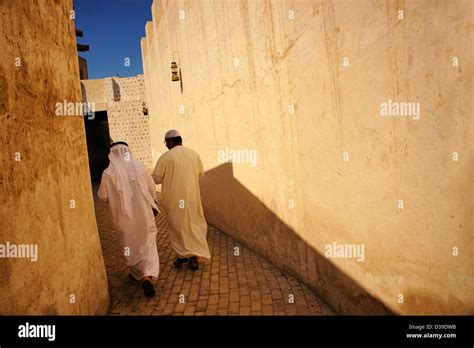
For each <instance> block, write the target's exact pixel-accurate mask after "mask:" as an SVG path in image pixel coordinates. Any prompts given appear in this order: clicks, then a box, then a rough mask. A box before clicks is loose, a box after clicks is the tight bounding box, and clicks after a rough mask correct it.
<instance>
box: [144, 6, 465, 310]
mask: <svg viewBox="0 0 474 348" xmlns="http://www.w3.org/2000/svg"><path fill="white" fill-rule="evenodd" d="M399 11H403V13H402V12H399ZM152 13H153V22H148V23H147V25H146V38H144V39H142V42H141V43H142V53H143V63H144V74H145V87H146V95H147V99H148V104H149V105H150V110H151V114H150V128H151V144H152V151H153V162H156V160H157V158H158V157H159V155H160V153H162V152H164V151H166V149H165V147H164V145H163V134H164V132H165V131H166V130H167V129H170V128H177V129H178V130H180V131H181V133H182V135H183V139H184V144H185V145H186V146H189V147H191V148H193V149H195V150H197V151H198V152H199V153H200V155H201V156H202V159H203V162H204V166H205V168H206V170H207V171H208V172H207V175H206V176H207V177H206V179H205V180H204V181H203V185H202V195H203V201H204V205H205V212H206V217H207V219H208V221H209V222H210V223H212V224H214V225H216V226H217V227H220V228H222V229H223V230H224V231H225V232H227V233H228V234H230V235H231V236H233V237H235V238H236V239H237V240H239V241H242V242H244V243H246V244H248V245H250V246H251V247H252V248H254V249H256V250H257V251H259V252H260V253H261V254H263V255H265V256H266V257H268V258H269V259H270V260H271V261H273V262H275V263H277V264H279V265H280V266H282V267H284V268H285V269H287V270H289V271H291V272H292V273H294V274H297V275H298V276H299V278H301V279H303V280H304V281H305V282H307V283H308V284H309V285H311V286H312V288H314V289H315V290H317V291H318V292H319V293H320V294H322V295H323V296H324V297H325V298H326V299H327V300H328V301H329V303H331V304H332V305H333V306H334V308H335V309H336V310H338V311H339V312H341V313H350V314H355V313H370V314H375V313H399V314H467V313H471V314H472V312H474V247H473V245H474V223H473V220H474V218H473V215H474V214H473V211H474V203H473V198H472V197H473V196H474V158H473V149H474V122H473V117H472V105H473V95H472V83H473V80H472V77H473V68H472V67H473V56H472V52H473V51H472V39H473V27H474V26H473V18H474V17H473V3H472V2H470V1H468V0H450V1H448V0H444V1H431V0H417V1H383V2H382V1H369V0H360V1H310V0H271V1H270V0H255V1H245V0H229V1H219V0H198V1H190V0H176V1H174V0H169V1H158V0H155V1H154V3H153V6H152ZM173 52H179V53H178V54H176V53H173ZM177 55H178V56H179V59H180V63H181V66H180V67H181V70H182V77H183V81H182V82H183V93H181V91H180V85H179V83H178V82H171V70H170V63H171V61H173V60H175V59H176V56H177ZM346 58H347V59H346ZM455 58H456V59H457V61H456V60H455ZM456 62H457V63H458V64H457V66H456ZM389 100H391V101H394V102H405V103H406V102H410V103H411V102H413V103H419V104H418V105H419V106H420V114H419V117H418V116H415V115H414V114H413V115H412V116H382V115H381V104H382V103H384V102H387V103H388V102H389ZM180 105H182V106H181V111H183V110H184V112H181V113H180ZM183 107H184V109H183ZM226 148H228V149H234V150H237V149H241V150H242V149H244V150H249V151H256V154H257V161H256V163H255V164H256V165H255V166H253V164H252V163H233V164H223V163H221V162H222V161H219V151H222V150H225V149H226ZM456 156H457V157H456ZM334 242H336V243H338V244H356V245H359V246H362V245H363V246H364V259H363V261H357V260H356V259H355V258H331V257H327V255H326V254H325V251H326V247H327V246H328V245H332V243H334ZM456 252H457V256H455V255H453V254H456Z"/></svg>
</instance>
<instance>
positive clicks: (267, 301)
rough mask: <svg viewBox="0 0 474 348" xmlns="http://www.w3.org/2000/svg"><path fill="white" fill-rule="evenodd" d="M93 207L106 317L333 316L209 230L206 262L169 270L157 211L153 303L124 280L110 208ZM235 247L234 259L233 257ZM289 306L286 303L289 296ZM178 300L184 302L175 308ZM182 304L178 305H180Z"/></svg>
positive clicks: (293, 283) (297, 285)
mask: <svg viewBox="0 0 474 348" xmlns="http://www.w3.org/2000/svg"><path fill="white" fill-rule="evenodd" d="M96 190H97V187H95V189H94V203H95V212H96V217H97V225H98V228H99V234H100V240H101V244H102V251H103V255H104V260H105V267H106V270H107V277H108V281H109V290H110V300H111V305H110V309H109V314H110V315H334V314H336V313H335V312H334V311H333V310H332V309H331V308H330V307H329V306H328V305H327V304H326V303H325V302H324V301H323V300H322V299H321V298H319V297H318V296H317V295H316V294H315V293H314V292H313V291H311V290H310V289H309V288H308V287H307V286H305V285H304V284H302V283H301V282H299V281H298V280H296V279H295V278H293V277H291V276H289V275H287V274H285V273H284V272H282V271H281V270H280V269H278V268H277V267H275V266H274V265H272V264H271V263H269V262H268V261H267V260H265V259H264V258H262V257H260V256H258V255H257V254H255V253H254V252H252V251H251V250H249V249H248V248H246V247H245V246H243V245H241V244H240V243H237V242H235V241H234V240H233V239H232V238H230V237H228V236H227V235H225V234H224V233H222V232H221V231H219V230H217V229H215V228H214V227H212V226H209V229H208V242H209V247H210V249H211V255H212V261H211V262H206V263H204V266H203V267H202V265H203V264H202V263H201V267H200V269H199V270H198V271H195V272H193V271H192V270H190V269H189V268H188V267H187V265H186V266H184V267H183V268H182V269H176V268H175V267H174V266H173V261H174V259H175V254H174V252H173V250H172V248H171V245H170V242H169V238H168V233H167V230H166V216H165V214H164V213H163V210H164V209H163V207H162V205H161V202H159V203H160V204H159V208H160V210H161V211H162V213H161V214H159V215H158V216H157V218H156V225H157V228H158V235H157V244H158V253H159V256H160V276H159V280H158V282H157V283H156V285H155V289H156V291H157V294H156V296H155V297H154V298H151V299H149V298H146V297H145V296H144V295H143V290H142V289H141V287H140V285H139V283H138V282H137V281H134V280H132V279H130V278H129V276H128V270H127V266H126V265H125V261H124V258H123V257H122V254H121V250H120V248H119V245H118V242H117V238H116V235H115V230H114V226H113V223H112V219H111V214H110V209H109V207H108V204H107V203H103V202H101V201H99V200H98V199H97V195H96ZM235 247H239V249H240V255H239V256H234V248H235ZM290 294H292V295H293V296H294V303H289V299H290V298H291V296H290V297H289V295H290ZM180 295H184V303H180V298H181V299H182V298H183V296H181V297H180ZM181 302H182V301H181Z"/></svg>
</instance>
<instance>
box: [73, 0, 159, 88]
mask: <svg viewBox="0 0 474 348" xmlns="http://www.w3.org/2000/svg"><path fill="white" fill-rule="evenodd" d="M73 2H74V10H75V13H76V29H80V30H82V31H83V32H84V36H83V37H78V38H77V42H78V43H82V44H88V45H89V46H90V48H89V51H88V52H79V55H80V56H82V57H84V58H86V59H87V65H88V69H89V79H99V78H104V77H110V76H115V75H117V74H118V75H119V76H120V77H126V76H135V75H137V74H142V73H143V68H142V55H141V48H140V39H141V38H142V37H143V36H145V24H146V21H148V20H151V3H152V0H73ZM126 57H129V58H130V67H126V66H125V64H124V63H125V58H126Z"/></svg>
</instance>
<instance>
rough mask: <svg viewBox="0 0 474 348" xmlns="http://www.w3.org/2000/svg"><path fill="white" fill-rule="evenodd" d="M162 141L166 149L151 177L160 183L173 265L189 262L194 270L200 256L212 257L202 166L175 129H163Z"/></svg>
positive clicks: (197, 156)
mask: <svg viewBox="0 0 474 348" xmlns="http://www.w3.org/2000/svg"><path fill="white" fill-rule="evenodd" d="M165 143H166V147H167V148H168V149H169V151H167V152H165V153H164V154H163V155H162V156H161V157H160V158H159V159H158V162H157V164H156V166H155V170H154V171H153V174H152V177H153V180H155V183H156V184H157V185H158V184H161V188H162V194H163V204H164V206H165V209H166V213H167V217H168V232H169V236H170V240H171V246H172V247H173V250H174V251H175V252H176V254H177V255H178V257H177V259H176V261H175V262H174V264H175V266H176V267H181V266H182V265H183V264H184V263H186V262H189V267H190V268H191V269H192V270H197V269H198V268H199V260H198V258H199V257H202V258H205V259H208V260H210V258H211V253H210V251H209V245H208V244H207V240H206V236H207V222H206V220H205V219H204V213H203V210H202V205H201V192H200V190H199V179H200V178H201V177H203V175H204V169H203V165H202V162H201V158H200V157H199V155H198V154H197V153H196V152H195V151H193V150H191V149H188V148H186V147H184V146H183V144H182V139H181V135H180V134H179V132H178V131H177V130H174V129H172V130H169V131H168V132H166V134H165Z"/></svg>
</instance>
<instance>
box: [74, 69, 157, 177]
mask: <svg viewBox="0 0 474 348" xmlns="http://www.w3.org/2000/svg"><path fill="white" fill-rule="evenodd" d="M81 91H82V98H83V100H84V101H85V102H88V103H94V104H95V107H96V109H95V110H97V111H104V110H106V111H107V118H108V125H109V133H110V137H111V139H113V141H125V142H127V143H128V145H129V146H130V148H131V149H132V152H133V155H134V156H135V158H136V159H137V160H139V161H140V162H142V163H143V164H144V165H146V166H147V167H148V169H149V170H150V171H151V170H152V159H151V147H150V127H149V122H148V119H149V116H148V115H145V114H144V113H143V106H145V107H146V103H145V86H144V78H143V75H137V76H134V77H109V78H105V79H96V80H82V81H81Z"/></svg>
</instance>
